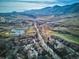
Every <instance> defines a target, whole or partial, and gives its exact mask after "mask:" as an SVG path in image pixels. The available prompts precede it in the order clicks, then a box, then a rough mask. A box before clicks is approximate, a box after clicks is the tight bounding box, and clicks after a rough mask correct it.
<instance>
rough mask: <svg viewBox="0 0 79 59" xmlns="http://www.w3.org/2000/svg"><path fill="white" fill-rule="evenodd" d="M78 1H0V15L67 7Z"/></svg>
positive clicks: (78, 0)
mask: <svg viewBox="0 0 79 59" xmlns="http://www.w3.org/2000/svg"><path fill="white" fill-rule="evenodd" d="M76 2H79V0H0V13H5V12H12V11H17V12H22V11H25V10H32V9H41V8H45V7H51V6H54V5H60V6H63V5H68V4H72V3H76Z"/></svg>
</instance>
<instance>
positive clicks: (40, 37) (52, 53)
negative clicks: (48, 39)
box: [34, 23, 61, 59]
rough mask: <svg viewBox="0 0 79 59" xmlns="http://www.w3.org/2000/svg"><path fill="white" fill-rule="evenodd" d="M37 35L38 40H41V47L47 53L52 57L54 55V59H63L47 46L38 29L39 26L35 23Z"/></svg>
mask: <svg viewBox="0 0 79 59" xmlns="http://www.w3.org/2000/svg"><path fill="white" fill-rule="evenodd" d="M34 26H35V29H36V32H37V35H38V39H39V40H40V45H41V46H42V47H43V48H44V49H45V50H46V51H47V52H49V53H50V55H52V57H53V58H54V59H61V58H60V57H59V56H58V55H57V54H56V53H55V52H54V51H53V50H52V49H51V48H50V47H49V46H47V44H46V43H45V42H44V39H43V38H42V36H41V35H40V32H39V29H38V28H37V24H36V23H34Z"/></svg>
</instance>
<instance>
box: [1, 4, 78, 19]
mask: <svg viewBox="0 0 79 59" xmlns="http://www.w3.org/2000/svg"><path fill="white" fill-rule="evenodd" d="M71 13H77V14H78V13H79V3H75V4H72V5H65V6H58V5H56V6H53V7H46V8H43V9H38V10H29V11H24V12H12V13H0V16H10V15H18V14H19V15H26V16H29V17H34V18H35V17H36V16H50V15H65V14H71Z"/></svg>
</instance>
